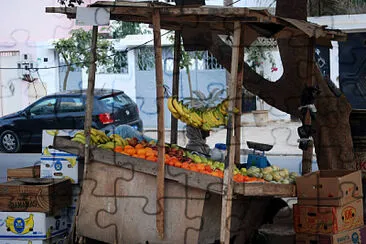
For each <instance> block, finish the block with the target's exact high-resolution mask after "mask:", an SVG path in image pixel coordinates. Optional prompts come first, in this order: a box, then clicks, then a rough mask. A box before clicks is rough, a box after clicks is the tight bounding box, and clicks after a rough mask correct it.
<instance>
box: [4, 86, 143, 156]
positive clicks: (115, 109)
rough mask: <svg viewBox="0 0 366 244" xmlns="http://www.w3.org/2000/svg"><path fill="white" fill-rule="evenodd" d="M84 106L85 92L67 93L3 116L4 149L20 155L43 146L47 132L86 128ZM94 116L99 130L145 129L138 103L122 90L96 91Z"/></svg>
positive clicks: (49, 97) (40, 100) (54, 95)
mask: <svg viewBox="0 0 366 244" xmlns="http://www.w3.org/2000/svg"><path fill="white" fill-rule="evenodd" d="M85 103H86V90H75V91H65V92H60V93H55V94H53V95H48V96H45V97H43V98H41V99H39V100H37V101H36V102H34V103H33V104H31V105H29V106H28V107H27V108H25V109H24V110H21V111H19V112H16V113H13V114H9V115H6V116H3V117H1V118H0V147H1V149H2V150H3V151H5V152H9V153H10V152H19V151H20V150H21V148H22V147H23V146H25V145H36V146H40V145H41V144H42V130H44V129H83V128H84V116H85ZM92 117H93V121H92V126H93V127H94V128H96V129H105V128H107V127H112V126H116V125H120V124H128V125H131V126H132V127H134V128H136V129H137V130H139V131H142V130H143V123H142V121H141V119H140V116H139V110H138V107H137V105H136V103H135V102H134V101H132V99H131V98H130V97H129V96H127V95H126V94H125V93H124V92H123V91H118V90H106V89H95V91H94V104H93V114H92Z"/></svg>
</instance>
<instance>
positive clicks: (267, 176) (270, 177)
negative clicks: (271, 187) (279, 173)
mask: <svg viewBox="0 0 366 244" xmlns="http://www.w3.org/2000/svg"><path fill="white" fill-rule="evenodd" d="M263 179H264V180H266V181H272V180H273V176H272V175H271V174H266V175H264V177H263Z"/></svg>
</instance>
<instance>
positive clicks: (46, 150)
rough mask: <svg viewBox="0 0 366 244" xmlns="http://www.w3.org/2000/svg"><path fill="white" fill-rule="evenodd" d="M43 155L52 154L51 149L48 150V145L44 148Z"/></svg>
mask: <svg viewBox="0 0 366 244" xmlns="http://www.w3.org/2000/svg"><path fill="white" fill-rule="evenodd" d="M43 155H45V156H50V155H51V153H50V151H49V150H48V147H46V148H45V149H44V150H43Z"/></svg>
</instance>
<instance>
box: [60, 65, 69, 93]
mask: <svg viewBox="0 0 366 244" xmlns="http://www.w3.org/2000/svg"><path fill="white" fill-rule="evenodd" d="M70 70H71V69H70V66H67V69H66V73H65V78H64V83H63V86H62V90H63V91H66V88H67V79H68V78H69V74H70Z"/></svg>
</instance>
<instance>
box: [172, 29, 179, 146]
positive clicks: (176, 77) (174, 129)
mask: <svg viewBox="0 0 366 244" xmlns="http://www.w3.org/2000/svg"><path fill="white" fill-rule="evenodd" d="M180 55H181V31H175V35H174V66H173V88H172V96H176V97H178V96H179V73H180V71H179V66H180V65H179V64H180ZM170 119H171V127H170V144H177V142H178V120H177V119H176V118H175V117H174V116H173V115H171V116H170Z"/></svg>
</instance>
